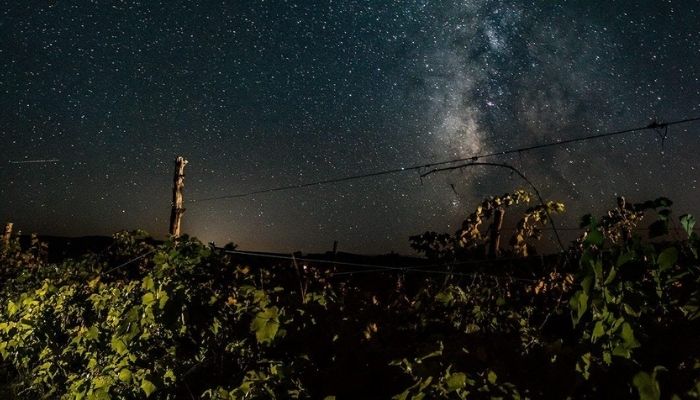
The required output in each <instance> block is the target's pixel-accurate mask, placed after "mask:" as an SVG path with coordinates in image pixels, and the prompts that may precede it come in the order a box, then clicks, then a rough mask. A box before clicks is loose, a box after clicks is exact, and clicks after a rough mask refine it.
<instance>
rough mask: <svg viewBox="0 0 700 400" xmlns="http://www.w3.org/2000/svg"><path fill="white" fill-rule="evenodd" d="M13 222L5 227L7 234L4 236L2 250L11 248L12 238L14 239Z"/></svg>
mask: <svg viewBox="0 0 700 400" xmlns="http://www.w3.org/2000/svg"><path fill="white" fill-rule="evenodd" d="M12 226H13V224H12V222H8V223H7V224H6V225H5V232H4V233H3V234H2V249H3V250H5V249H7V248H8V247H10V238H11V237H12Z"/></svg>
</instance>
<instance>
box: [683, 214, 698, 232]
mask: <svg viewBox="0 0 700 400" xmlns="http://www.w3.org/2000/svg"><path fill="white" fill-rule="evenodd" d="M680 221H681V226H682V227H683V230H684V231H685V233H687V234H688V236H690V235H692V234H693V228H695V217H693V215H692V214H683V215H681V217H680Z"/></svg>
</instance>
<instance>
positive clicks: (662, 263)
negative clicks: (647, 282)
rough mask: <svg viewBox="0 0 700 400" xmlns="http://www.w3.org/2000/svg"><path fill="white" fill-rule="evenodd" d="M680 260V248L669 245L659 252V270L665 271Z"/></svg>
mask: <svg viewBox="0 0 700 400" xmlns="http://www.w3.org/2000/svg"><path fill="white" fill-rule="evenodd" d="M676 261H678V250H676V248H675V247H669V248H667V249H666V250H664V251H662V252H661V254H659V259H658V260H657V263H658V264H659V270H660V271H665V270H667V269H670V268H671V267H673V266H674V265H676Z"/></svg>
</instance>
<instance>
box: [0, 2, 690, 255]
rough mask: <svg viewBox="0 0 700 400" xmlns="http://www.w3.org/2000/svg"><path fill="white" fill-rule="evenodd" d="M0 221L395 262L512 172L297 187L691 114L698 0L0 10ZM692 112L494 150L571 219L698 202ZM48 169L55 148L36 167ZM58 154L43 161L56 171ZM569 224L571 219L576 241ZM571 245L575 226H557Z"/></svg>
mask: <svg viewBox="0 0 700 400" xmlns="http://www.w3.org/2000/svg"><path fill="white" fill-rule="evenodd" d="M1 12H2V14H0V35H1V37H2V38H3V39H2V40H0V66H1V67H2V69H1V70H0V94H1V96H0V135H1V138H2V146H1V147H0V218H1V219H2V220H12V221H13V222H14V223H15V226H16V227H18V228H20V229H22V230H23V231H25V232H27V231H37V232H40V233H44V234H59V235H71V236H73V235H87V234H109V233H111V232H114V231H117V230H119V229H135V228H144V229H146V230H148V231H150V232H151V233H153V234H154V235H156V236H162V235H164V233H165V232H166V230H167V217H168V215H169V207H170V204H169V200H170V192H169V190H170V184H171V179H172V178H171V174H172V171H171V170H172V162H173V160H174V158H175V156H176V155H179V154H182V155H184V156H186V157H187V158H188V160H189V161H190V164H189V165H188V167H187V168H188V169H187V177H186V193H185V194H186V199H187V200H189V201H188V203H187V208H188V210H187V212H186V214H185V221H184V229H185V230H186V231H188V232H189V233H191V234H193V235H196V236H198V237H200V238H201V239H203V240H206V241H209V240H214V241H216V242H217V243H222V242H227V241H234V242H236V243H238V244H240V245H241V246H242V247H244V248H248V249H256V250H278V251H290V250H297V249H301V250H305V251H311V250H327V249H328V248H330V246H331V245H332V243H333V240H338V241H339V242H340V248H341V250H348V251H358V252H368V253H378V252H388V251H390V250H396V251H400V252H407V251H409V250H408V240H407V238H408V236H409V235H412V234H415V233H419V232H422V231H425V230H428V229H430V230H437V231H450V232H451V231H454V230H455V229H456V227H457V226H458V225H459V224H460V222H461V220H462V219H463V218H464V216H465V215H466V214H467V213H468V212H470V209H471V208H473V207H474V205H475V204H476V202H477V201H478V199H479V198H481V197H482V196H485V195H490V194H500V193H503V192H507V191H512V190H513V189H515V188H519V187H524V186H525V184H524V182H522V181H519V180H518V179H517V177H513V176H511V174H509V173H508V172H505V171H499V170H495V171H494V170H489V169H469V170H465V171H455V172H451V173H445V174H440V175H432V176H430V177H427V178H425V179H422V180H421V179H419V177H418V173H416V171H413V172H409V173H404V174H395V175H389V176H383V177H379V178H374V179H367V180H360V181H353V182H348V183H343V184H334V185H326V186H321V187H314V188H308V189H301V190H294V191H288V192H277V193H271V194H261V195H256V196H250V197H246V198H238V199H224V200H215V201H205V202H201V201H200V202H197V201H195V200H197V199H203V198H208V197H216V196H223V195H227V194H233V193H241V192H248V191H254V190H257V189H264V188H268V187H276V186H284V185H290V184H291V185H294V184H300V183H304V182H309V181H314V180H320V179H327V178H335V177H342V176H345V175H354V174H361V173H366V172H374V171H380V170H383V169H390V168H397V167H401V166H408V165H415V164H420V163H427V162H431V161H439V160H445V159H451V158H462V157H470V156H472V155H475V154H482V153H485V152H486V153H488V152H494V151H499V150H503V149H509V148H515V147H519V146H527V145H531V144H537V143H542V142H548V141H553V140H563V139H567V138H571V137H578V136H584V135H590V134H595V133H602V132H606V131H611V130H617V129H623V128H628V127H634V126H640V125H646V124H647V123H649V122H650V121H651V119H652V118H659V119H661V120H665V121H671V120H675V119H683V118H689V117H696V116H700V70H699V68H700V34H699V33H698V32H700V22H699V21H700V15H698V13H699V12H700V6H699V5H698V3H697V2H696V1H663V2H662V1H653V2H652V1H644V2H636V3H635V4H630V2H622V1H605V2H602V1H600V2H598V1H595V2H593V1H566V2H564V1H562V2H539V1H532V2H510V1H508V2H506V1H440V2H427V1H401V2H399V1H342V2H338V1H326V2H306V1H273V2H234V3H232V4H222V3H220V2H219V3H215V2H183V1H175V2H164V1H143V2H135V1H134V2H129V1H121V2H101V1H93V2H89V3H88V2H85V4H82V3H81V4H77V3H72V4H71V3H69V2H48V3H41V4H25V2H10V1H5V2H3V7H2V11H1ZM699 127H700V124H697V123H695V124H687V125H679V126H674V127H673V128H672V129H671V130H670V132H669V135H668V137H667V138H666V139H665V140H663V146H662V140H661V136H659V135H657V133H656V132H654V131H644V132H640V133H635V134H630V135H625V136H620V137H615V138H609V139H605V140H599V141H591V142H584V143H578V144H572V145H566V146H560V147H554V148H549V149H542V150H538V151H531V152H525V153H521V154H515V155H511V156H508V157H498V158H493V159H490V160H489V161H499V162H507V163H509V164H511V165H513V166H515V167H517V168H519V169H520V170H522V172H524V173H525V174H526V175H527V176H528V177H529V178H530V179H531V180H532V181H533V182H534V183H535V184H536V185H537V186H538V187H539V188H540V190H541V191H542V193H543V195H544V196H545V197H547V198H552V199H558V200H561V201H564V202H565V203H567V205H569V210H568V212H567V215H566V216H565V217H563V218H560V219H558V220H557V223H558V224H559V225H560V226H562V227H565V228H566V227H575V226H577V218H578V216H580V215H581V214H583V213H587V212H593V213H601V212H603V211H604V209H605V208H606V207H608V206H612V205H614V198H615V196H617V195H623V194H624V195H626V196H627V197H629V198H630V199H632V200H639V201H641V200H646V199H648V198H654V197H658V196H661V195H665V196H668V197H670V198H671V199H673V200H674V201H675V202H676V205H675V210H676V212H677V213H678V214H680V213H683V212H695V213H698V212H700V209H699V208H698V205H697V200H696V199H697V198H698V194H699V193H698V182H697V179H698V171H697V168H698V163H697V161H696V159H697V157H696V154H698V152H700V140H698V135H697V134H698V128H699ZM33 160H34V161H35V160H51V162H46V163H39V162H30V161H33ZM55 160H58V161H57V162H56V161H55ZM570 233H571V235H569V237H571V236H572V235H574V234H575V232H570ZM567 238H568V237H567Z"/></svg>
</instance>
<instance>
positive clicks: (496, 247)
mask: <svg viewBox="0 0 700 400" xmlns="http://www.w3.org/2000/svg"><path fill="white" fill-rule="evenodd" d="M505 213H506V211H505V210H504V209H503V208H502V207H498V208H496V209H495V210H494V212H493V224H491V243H489V245H490V246H489V247H490V249H489V254H490V256H491V257H493V258H496V257H498V256H499V255H500V252H501V249H500V242H501V227H502V226H503V215H504V214H505Z"/></svg>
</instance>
